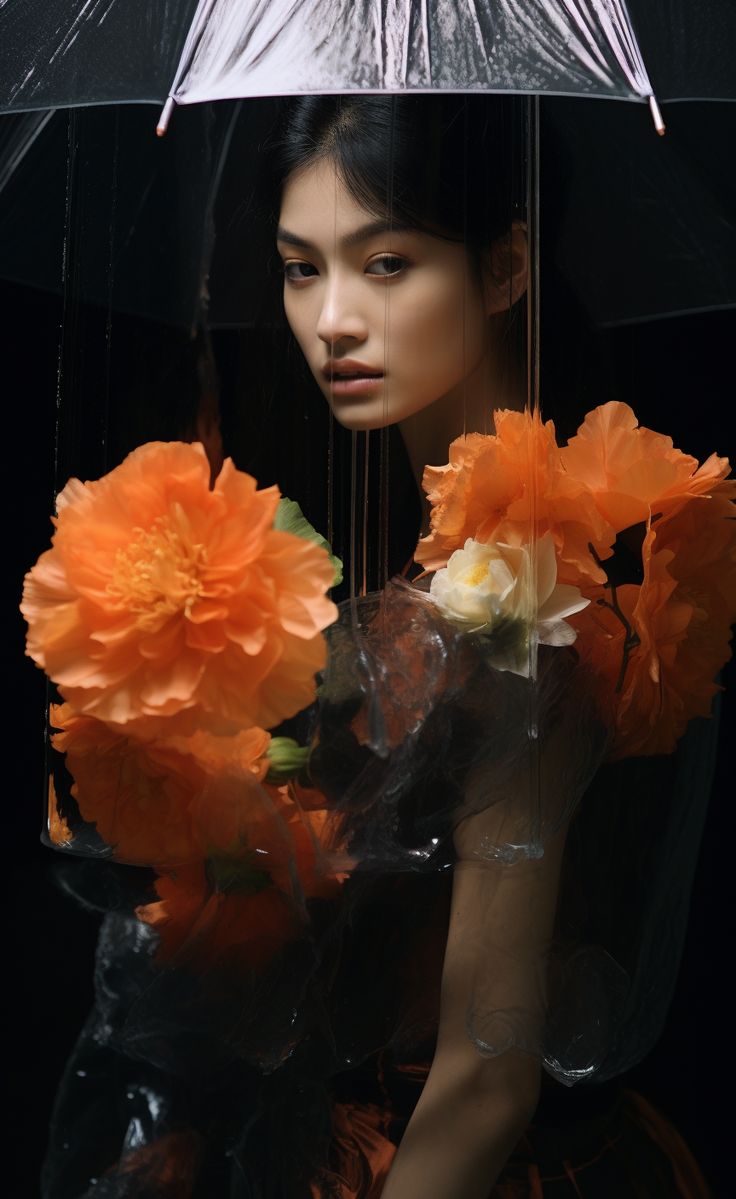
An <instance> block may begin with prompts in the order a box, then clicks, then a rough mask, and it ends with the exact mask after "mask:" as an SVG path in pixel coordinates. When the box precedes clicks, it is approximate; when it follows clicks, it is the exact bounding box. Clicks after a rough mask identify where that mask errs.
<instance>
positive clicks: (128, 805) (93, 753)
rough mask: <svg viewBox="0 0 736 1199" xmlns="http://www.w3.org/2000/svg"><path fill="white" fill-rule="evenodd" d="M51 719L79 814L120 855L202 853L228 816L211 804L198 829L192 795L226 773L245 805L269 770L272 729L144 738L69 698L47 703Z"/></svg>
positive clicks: (189, 856)
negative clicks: (73, 704)
mask: <svg viewBox="0 0 736 1199" xmlns="http://www.w3.org/2000/svg"><path fill="white" fill-rule="evenodd" d="M51 723H52V725H53V726H54V727H55V728H56V729H58V730H59V731H58V732H56V733H54V734H53V735H52V738H51V741H52V744H53V746H54V748H55V749H57V750H59V751H60V752H61V753H65V754H66V764H67V767H68V769H69V771H70V773H71V774H72V775H73V777H74V785H73V787H72V795H73V796H74V798H75V799H76V801H77V803H78V805H79V810H80V813H81V815H82V818H83V819H84V820H87V821H90V822H94V824H95V825H96V828H97V831H98V833H99V834H100V836H101V837H102V839H103V841H105V842H106V843H107V845H109V846H110V847H111V848H112V849H113V851H114V857H115V858H116V860H118V861H121V862H128V863H131V864H135V865H144V866H163V865H173V864H176V863H180V862H190V861H192V860H195V859H200V858H202V857H204V855H205V853H206V849H207V841H208V840H209V841H212V840H217V828H218V821H219V822H220V823H222V822H223V820H224V819H226V817H225V816H224V815H223V814H222V813H221V812H220V811H219V810H218V809H217V808H216V807H214V806H213V807H211V809H210V811H209V824H208V826H207V827H206V828H204V829H203V828H202V827H201V826H200V825H199V824H198V823H197V821H196V820H195V819H194V816H193V809H194V804H195V801H196V799H197V798H198V797H199V796H201V795H202V794H203V793H207V794H209V792H210V789H211V787H212V786H213V780H214V779H215V778H216V777H219V776H220V775H222V774H227V776H228V777H229V778H230V779H231V785H232V787H233V788H237V794H238V802H239V804H240V807H241V808H247V807H248V804H249V802H251V799H252V796H253V794H255V793H256V792H257V787H256V784H257V783H258V782H259V781H260V780H261V779H262V778H263V777H264V776H265V774H266V771H267V770H268V759H267V758H266V756H265V755H266V750H267V748H268V743H269V740H270V737H269V734H268V733H266V732H264V731H263V729H259V728H251V729H246V730H244V731H243V732H241V733H238V734H236V735H234V736H231V737H215V736H212V735H211V734H208V733H204V732H199V733H196V734H195V735H193V736H192V737H171V738H170V739H168V740H159V741H154V742H151V741H149V742H143V741H139V740H137V739H136V738H134V737H129V736H127V735H125V734H124V733H120V732H118V731H117V729H114V728H110V727H109V726H107V725H105V724H104V723H103V722H102V721H99V720H96V719H95V718H94V717H93V716H84V715H80V714H79V713H76V712H74V711H73V709H72V708H71V707H70V706H69V705H68V704H63V705H54V706H52V709H51ZM54 827H55V826H54ZM219 839H220V840H222V835H221V836H220V838H219Z"/></svg>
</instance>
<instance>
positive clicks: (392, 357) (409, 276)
mask: <svg viewBox="0 0 736 1199" xmlns="http://www.w3.org/2000/svg"><path fill="white" fill-rule="evenodd" d="M278 249H279V253H280V255H281V258H282V260H283V263H284V305H285V309H286V317H287V320H288V322H289V325H290V326H291V329H292V332H293V333H294V336H295V337H296V340H297V341H298V343H299V346H300V347H301V350H302V353H303V354H304V357H305V358H306V360H307V362H308V364H309V367H310V370H311V371H312V374H313V375H314V377H315V379H316V380H317V383H318V384H319V386H320V388H321V389H322V392H323V394H324V395H325V397H326V399H327V401H328V403H329V405H330V407H331V408H332V411H333V412H334V414H335V416H336V418H337V419H338V420H339V421H340V423H341V424H343V425H345V426H347V428H350V429H376V428H380V427H382V426H384V425H389V424H394V423H395V422H397V421H401V420H404V419H405V418H406V417H408V416H412V415H414V413H416V412H419V411H420V410H421V409H422V408H426V407H427V406H428V405H429V404H433V403H434V402H435V401H436V400H438V399H440V398H441V397H444V396H447V395H448V394H449V393H451V392H453V391H455V390H456V389H457V390H458V391H459V394H462V386H463V383H464V380H465V379H466V378H468V376H470V375H471V374H472V373H473V372H474V371H476V370H477V369H478V367H479V365H480V363H481V362H482V360H483V358H484V355H485V354H486V351H487V348H488V311H487V309H488V303H487V298H485V297H484V295H483V294H482V289H481V287H480V286H479V284H478V282H477V281H476V279H475V278H474V276H473V273H472V271H471V269H470V262H469V258H468V253H467V251H466V249H465V247H464V246H463V245H462V244H458V243H455V242H449V241H445V240H443V239H442V238H439V237H433V236H432V235H431V234H428V233H422V232H418V231H417V230H416V229H402V228H400V227H397V226H394V227H393V228H392V227H391V226H390V224H389V222H388V221H386V220H377V219H376V217H375V214H372V213H370V212H369V211H368V210H367V209H365V208H362V207H361V205H360V204H359V203H358V202H357V201H356V200H355V199H353V197H352V196H351V195H350V193H349V192H348V190H347V189H346V187H345V186H344V184H343V183H342V182H341V180H340V178H339V176H338V174H337V171H336V170H335V167H334V165H333V163H332V162H331V161H330V160H329V159H321V160H319V161H317V162H315V163H314V164H310V165H309V166H307V167H304V168H302V169H301V170H300V171H297V172H295V173H294V174H293V175H291V176H290V177H289V179H288V180H287V183H286V186H285V188H284V193H283V200H282V204H281V213H280V219H279V231H278Z"/></svg>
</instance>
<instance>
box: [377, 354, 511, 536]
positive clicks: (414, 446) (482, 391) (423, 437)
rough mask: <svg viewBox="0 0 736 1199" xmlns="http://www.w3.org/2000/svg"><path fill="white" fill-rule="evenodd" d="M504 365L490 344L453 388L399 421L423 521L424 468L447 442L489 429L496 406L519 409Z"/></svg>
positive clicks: (443, 455) (444, 455) (442, 454)
mask: <svg viewBox="0 0 736 1199" xmlns="http://www.w3.org/2000/svg"><path fill="white" fill-rule="evenodd" d="M504 364H505V355H504V354H503V353H499V352H498V349H497V347H496V345H495V344H491V345H490V346H489V349H488V351H487V352H486V354H485V355H484V357H483V358H482V359H481V362H480V363H479V365H478V366H477V367H476V368H475V370H474V371H473V372H472V373H471V374H470V375H468V376H467V377H466V378H465V379H464V380H463V382H462V383H461V384H460V385H459V386H458V387H457V388H455V389H453V391H451V392H448V394H447V395H445V396H442V397H441V399H439V400H436V401H435V402H434V403H433V404H429V405H428V406H427V407H426V408H422V409H421V411H419V412H417V413H415V414H414V415H413V416H409V417H407V418H406V419H405V420H403V421H400V422H399V430H400V432H401V436H402V438H403V441H404V445H405V447H406V452H407V454H408V457H409V462H410V464H411V469H412V473H413V475H414V478H415V481H416V484H417V487H418V489H419V494H420V496H421V498H422V503H423V509H422V513H423V520H422V524H423V525H425V524H426V521H427V518H428V516H429V505H428V504H427V501H426V498H425V497H424V492H423V491H422V476H423V474H424V468H425V466H428V465H431V466H439V465H441V464H442V463H444V462H447V460H448V450H449V446H450V442H452V441H454V440H455V438H457V437H462V436H463V434H465V433H492V432H493V411H494V409H496V408H515V409H521V408H523V406H524V399H523V395H522V394H521V386H520V381H519V379H518V378H517V377H515V376H514V374H513V372H511V371H509V370H508V369H505V370H504Z"/></svg>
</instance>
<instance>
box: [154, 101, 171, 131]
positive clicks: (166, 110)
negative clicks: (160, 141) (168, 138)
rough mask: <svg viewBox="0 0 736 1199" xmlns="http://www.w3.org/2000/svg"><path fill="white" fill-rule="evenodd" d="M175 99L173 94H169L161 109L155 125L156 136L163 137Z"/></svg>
mask: <svg viewBox="0 0 736 1199" xmlns="http://www.w3.org/2000/svg"><path fill="white" fill-rule="evenodd" d="M174 104H175V100H174V97H173V96H169V97H168V99H167V101H166V103H165V104H164V106H163V109H162V111H161V116H160V117H159V118H158V125H157V126H156V137H163V136H164V134H165V133H166V130H167V129H168V127H169V119H170V117H171V114H172V112H173V111H174Z"/></svg>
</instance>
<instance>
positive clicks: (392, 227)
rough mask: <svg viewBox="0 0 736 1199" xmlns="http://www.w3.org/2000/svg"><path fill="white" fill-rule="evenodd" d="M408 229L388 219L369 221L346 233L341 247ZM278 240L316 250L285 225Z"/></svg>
mask: <svg viewBox="0 0 736 1199" xmlns="http://www.w3.org/2000/svg"><path fill="white" fill-rule="evenodd" d="M407 229H408V226H407V225H403V224H397V222H396V221H392V220H390V219H389V218H388V217H381V218H380V219H378V220H375V221H369V222H368V224H367V225H361V226H360V228H359V229H354V230H353V231H352V233H346V234H345V236H344V237H341V238H340V245H341V246H345V247H347V246H354V245H357V243H358V242H361V241H367V240H368V239H369V238H370V237H376V236H377V235H378V234H379V233H405V232H406V231H407ZM276 240H277V241H281V242H284V243H285V244H286V245H289V246H296V247H297V248H298V249H300V250H313V249H315V247H314V245H313V244H312V242H310V241H307V239H306V237H300V236H299V234H298V233H291V232H290V230H288V229H284V227H283V225H279V227H278V229H277V230H276Z"/></svg>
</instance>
